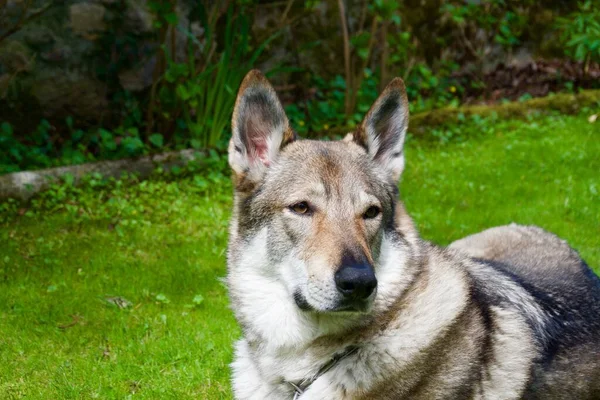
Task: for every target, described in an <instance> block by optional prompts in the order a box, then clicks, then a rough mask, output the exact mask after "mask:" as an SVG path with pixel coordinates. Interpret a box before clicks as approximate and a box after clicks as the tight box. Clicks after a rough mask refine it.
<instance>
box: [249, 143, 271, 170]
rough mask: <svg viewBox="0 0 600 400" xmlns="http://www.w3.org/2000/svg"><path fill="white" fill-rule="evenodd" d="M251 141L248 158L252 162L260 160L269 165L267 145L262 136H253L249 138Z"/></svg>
mask: <svg viewBox="0 0 600 400" xmlns="http://www.w3.org/2000/svg"><path fill="white" fill-rule="evenodd" d="M250 140H251V142H252V146H251V149H252V150H251V152H250V158H251V161H252V162H256V160H260V162H261V163H263V164H264V165H266V166H267V167H268V166H269V146H268V144H267V141H266V139H265V138H264V137H254V138H252V139H250Z"/></svg>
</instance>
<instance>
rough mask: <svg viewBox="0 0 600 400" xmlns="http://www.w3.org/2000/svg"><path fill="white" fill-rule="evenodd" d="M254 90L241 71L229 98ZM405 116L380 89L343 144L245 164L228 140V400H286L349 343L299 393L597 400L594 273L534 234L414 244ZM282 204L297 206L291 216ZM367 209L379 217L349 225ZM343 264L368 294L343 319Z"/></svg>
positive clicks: (599, 342)
mask: <svg viewBox="0 0 600 400" xmlns="http://www.w3.org/2000/svg"><path fill="white" fill-rule="evenodd" d="M261 85H262V86H261ZM265 85H268V83H267V82H266V80H265V79H264V78H262V77H261V75H260V74H259V73H257V72H253V73H252V75H251V78H249V79H246V80H245V84H243V85H242V89H241V90H240V96H242V98H243V96H244V92H245V90H248V89H247V88H252V90H263V91H265V92H269V93H271V90H272V89H271V88H270V87H268V86H265ZM257 87H258V89H257ZM269 98H270V97H266V99H269ZM269 101H274V102H277V100H276V99H275V98H271V100H269ZM240 103H241V102H238V105H239V104H240ZM264 109H279V105H278V104H265V105H264ZM407 113H408V109H407V107H406V102H405V93H404V86H403V84H402V83H401V81H399V80H394V81H393V82H392V84H391V85H390V87H389V88H387V89H386V90H385V91H384V93H383V94H382V97H381V98H380V99H379V100H378V101H377V102H376V103H375V105H374V106H373V108H372V109H371V110H370V111H369V113H368V114H367V117H366V118H365V122H364V123H363V124H362V125H361V127H359V129H358V130H357V132H355V133H353V134H352V135H351V136H350V137H349V138H348V139H346V140H344V141H340V142H316V141H305V140H300V141H298V140H293V136H292V135H287V136H286V137H288V142H287V143H286V144H285V145H284V146H281V148H277V147H272V148H271V150H273V151H272V152H269V153H266V154H267V155H266V156H265V158H263V159H261V164H260V165H256V164H253V163H247V160H246V159H244V157H245V154H248V152H247V149H244V148H241V149H240V148H239V146H246V145H247V143H246V144H245V143H244V142H243V141H242V140H240V138H238V137H235V136H234V138H233V139H232V143H235V146H232V147H230V157H232V158H230V160H233V161H232V167H234V180H235V183H236V191H235V202H234V210H233V217H232V222H231V228H230V243H229V250H228V277H227V282H228V286H229V291H230V297H231V304H232V308H233V310H234V312H235V315H236V318H237V320H238V322H239V323H240V325H241V327H242V330H243V337H242V338H241V339H240V340H239V341H238V342H237V344H236V348H235V357H234V362H233V363H232V369H233V378H232V384H233V389H234V394H235V397H236V398H238V399H267V398H268V399H292V398H293V396H294V385H297V384H298V383H300V382H303V381H306V380H307V379H310V377H313V376H315V374H317V373H318V371H319V370H321V368H322V367H323V366H324V365H328V364H329V363H330V362H331V360H332V359H336V358H339V356H340V354H345V353H347V352H348V349H350V348H351V349H354V348H356V350H355V351H354V350H353V351H352V352H351V354H349V355H348V356H347V357H344V358H343V359H341V360H340V361H339V362H336V363H335V365H334V366H333V367H331V368H329V369H328V370H327V372H325V373H323V374H322V375H320V376H319V377H318V378H316V379H315V380H314V382H313V381H312V380H311V382H312V383H311V384H310V386H309V387H308V388H307V389H306V391H305V392H304V393H303V394H302V395H301V396H300V397H299V398H300V399H301V400H309V399H596V398H598V393H600V387H599V382H600V354H599V349H600V334H599V332H600V308H599V307H600V306H599V304H600V282H599V279H598V278H597V277H596V276H595V275H594V274H593V273H592V272H591V270H590V269H589V268H588V267H587V266H586V265H585V263H584V262H583V261H582V260H581V258H580V257H579V256H578V254H577V253H576V252H575V251H574V250H572V249H571V248H570V247H569V246H568V245H567V244H566V243H565V242H564V241H562V240H560V239H559V238H557V237H556V236H554V235H552V234H550V233H547V232H545V231H543V230H541V229H540V228H537V227H522V226H517V225H511V226H509V227H499V228H493V229H491V230H488V231H485V232H482V233H479V234H477V235H473V236H470V237H467V238H465V239H462V240H460V241H457V242H455V243H453V244H452V245H451V246H449V248H441V247H438V246H436V245H434V244H431V243H428V242H425V241H423V240H421V239H420V238H419V237H418V234H417V231H416V229H415V227H414V225H413V223H412V220H411V219H410V217H409V216H408V215H407V214H406V212H405V210H404V206H403V205H402V203H401V202H400V201H399V200H398V191H397V188H396V182H395V179H396V178H397V177H398V175H399V173H400V172H401V170H402V167H403V160H399V159H398V157H401V156H402V142H403V139H404V133H405V131H406V123H407V115H408V114H407ZM234 116H235V117H234V118H235V119H236V124H237V125H238V126H244V124H246V121H247V118H249V116H248V115H247V113H246V112H245V111H244V108H243V107H236V111H235V112H234ZM274 119H275V121H271V122H269V121H267V122H266V124H267V126H275V125H277V123H276V122H277V121H279V120H280V119H281V117H280V116H275V117H274ZM390 121H392V122H390ZM236 132H239V130H237V131H236V130H234V134H236ZM280 136H281V135H280ZM278 140H279V139H278ZM373 146H375V147H373ZM236 147H238V148H236ZM269 157H270V158H269ZM238 165H248V166H249V168H250V169H252V168H256V171H257V172H256V171H255V172H253V171H252V170H249V171H245V170H244V171H241V172H240V170H239V169H238V170H236V168H235V167H236V166H238ZM298 202H307V203H308V204H309V205H310V207H309V208H308V211H306V212H304V211H302V212H301V213H298V212H295V211H294V210H295V208H294V207H293V206H294V204H297V203H298ZM373 206H377V207H379V208H380V209H381V212H380V214H378V215H377V216H376V217H375V218H368V219H367V218H365V217H364V213H365V210H367V209H368V208H369V207H373ZM357 254H358V255H360V256H361V257H364V258H365V259H367V260H368V262H369V263H371V264H372V265H373V268H374V271H375V275H376V277H377V282H378V286H377V289H376V291H375V292H374V293H373V294H372V295H371V296H370V297H369V298H368V299H366V300H365V302H364V304H362V306H361V307H360V308H357V309H356V310H355V311H348V310H347V309H345V308H342V307H341V304H342V303H341V298H340V294H339V293H338V291H337V289H336V287H335V284H334V280H333V276H334V273H335V272H336V271H337V270H338V269H339V268H340V267H341V266H342V264H343V263H344V262H345V261H344V260H346V259H348V258H351V257H350V256H356V255H357Z"/></svg>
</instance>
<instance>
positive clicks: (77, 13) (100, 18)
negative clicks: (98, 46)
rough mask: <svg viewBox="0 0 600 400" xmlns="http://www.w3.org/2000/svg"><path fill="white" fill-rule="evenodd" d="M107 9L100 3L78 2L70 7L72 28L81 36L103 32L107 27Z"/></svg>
mask: <svg viewBox="0 0 600 400" xmlns="http://www.w3.org/2000/svg"><path fill="white" fill-rule="evenodd" d="M105 13H106V9H105V8H104V6H102V5H100V4H92V3H76V4H72V5H71V7H69V20H70V24H71V29H73V32H74V33H75V34H77V35H79V36H83V37H88V36H89V35H91V34H93V33H96V32H102V31H104V30H105V29H106V24H105V23H104V14H105Z"/></svg>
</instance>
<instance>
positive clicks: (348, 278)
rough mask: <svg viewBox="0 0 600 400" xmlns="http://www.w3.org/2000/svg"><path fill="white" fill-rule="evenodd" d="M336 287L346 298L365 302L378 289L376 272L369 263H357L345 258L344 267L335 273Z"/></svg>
mask: <svg viewBox="0 0 600 400" xmlns="http://www.w3.org/2000/svg"><path fill="white" fill-rule="evenodd" d="M335 285H336V286H337V288H338V291H339V292H340V293H341V294H343V295H344V297H346V298H349V299H352V300H364V299H366V298H367V297H369V296H370V295H371V293H373V290H375V288H376V287H377V278H375V271H373V267H372V266H371V265H370V264H369V263H368V262H357V261H356V260H355V259H354V258H352V259H349V258H347V257H344V260H342V267H341V268H340V269H339V270H338V271H337V272H336V273H335Z"/></svg>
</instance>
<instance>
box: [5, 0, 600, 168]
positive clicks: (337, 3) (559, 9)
mask: <svg viewBox="0 0 600 400" xmlns="http://www.w3.org/2000/svg"><path fill="white" fill-rule="evenodd" d="M599 38H600V11H599V7H598V5H597V4H594V2H592V1H582V2H573V1H566V0H563V1H533V0H524V1H517V0H479V1H477V0H469V1H465V0H425V1H423V0H418V1H417V0H403V1H391V0H376V1H362V0H361V1H359V0H356V1H354V0H346V1H343V0H322V1H316V0H311V1H297V0H272V1H266V0H258V1H256V0H254V1H253V0H236V1H234V0H229V1H227V0H224V1H217V2H215V1H200V0H193V1H192V0H170V1H168V0H61V1H54V0H0V173H1V172H10V171H17V170H21V169H34V168H41V167H47V166H54V165H61V164H71V163H81V162H85V161H91V160H99V159H115V158H123V157H130V156H138V155H142V154H146V153H149V152H155V151H163V150H165V149H180V148H188V147H194V148H198V149H203V148H217V149H218V148H222V147H223V144H224V143H225V142H226V139H227V135H228V129H229V127H228V124H229V118H230V113H231V109H232V106H233V101H234V99H235V92H236V90H237V86H238V85H239V83H240V81H241V79H242V77H243V76H244V74H245V73H246V72H247V71H248V70H249V69H251V68H260V69H261V70H263V71H264V72H265V73H267V75H268V76H269V77H270V78H271V80H272V81H273V83H274V84H275V86H276V89H277V90H278V92H279V94H280V96H281V98H282V100H283V101H284V104H285V105H286V109H287V112H288V115H289V116H290V118H291V120H292V123H293V126H294V127H295V129H297V130H298V131H299V133H301V134H302V135H305V136H335V135H337V134H338V133H339V132H342V131H344V130H345V129H351V128H352V127H353V126H354V125H355V124H356V123H357V122H358V121H359V120H360V118H361V116H362V115H363V114H364V112H365V111H366V108H365V107H367V105H368V104H370V102H371V101H372V100H373V99H374V98H375V97H376V94H377V92H378V91H379V90H380V89H381V87H382V86H384V85H385V84H386V83H387V82H388V81H389V80H390V79H391V78H393V77H395V76H400V77H402V78H403V79H404V80H405V81H406V84H407V88H408V91H409V93H408V94H409V97H410V100H411V107H412V110H411V111H412V112H419V111H425V110H431V109H434V108H439V107H445V106H456V105H459V104H465V103H466V104H472V103H490V102H502V101H507V100H518V99H526V98H529V97H537V96H545V95H547V94H549V93H552V92H559V91H575V90H578V89H579V88H589V87H597V86H598V81H599V79H598V78H599V77H600V68H599V66H598V61H600V39H599Z"/></svg>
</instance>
